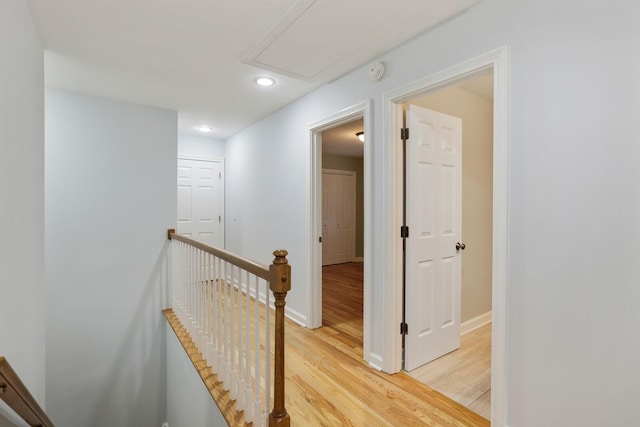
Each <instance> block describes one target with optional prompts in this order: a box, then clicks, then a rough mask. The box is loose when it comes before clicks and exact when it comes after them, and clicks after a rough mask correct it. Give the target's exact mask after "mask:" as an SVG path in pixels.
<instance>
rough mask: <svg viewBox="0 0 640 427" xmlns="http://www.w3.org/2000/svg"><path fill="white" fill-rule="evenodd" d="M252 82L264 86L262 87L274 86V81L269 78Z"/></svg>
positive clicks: (260, 78)
mask: <svg viewBox="0 0 640 427" xmlns="http://www.w3.org/2000/svg"><path fill="white" fill-rule="evenodd" d="M254 82H255V83H256V84H257V85H258V86H264V87H267V86H273V85H274V84H276V81H275V80H274V79H272V78H271V77H258V78H256V79H255V80H254Z"/></svg>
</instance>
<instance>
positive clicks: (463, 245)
mask: <svg viewBox="0 0 640 427" xmlns="http://www.w3.org/2000/svg"><path fill="white" fill-rule="evenodd" d="M466 247H467V245H465V244H464V243H460V242H458V243H456V251H459V250H460V249H462V250H463V251H464V248H466Z"/></svg>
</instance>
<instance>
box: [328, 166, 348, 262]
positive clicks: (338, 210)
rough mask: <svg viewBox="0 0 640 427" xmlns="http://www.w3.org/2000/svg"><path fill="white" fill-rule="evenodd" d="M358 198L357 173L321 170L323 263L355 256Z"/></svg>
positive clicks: (343, 260) (345, 259)
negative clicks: (356, 204)
mask: <svg viewBox="0 0 640 427" xmlns="http://www.w3.org/2000/svg"><path fill="white" fill-rule="evenodd" d="M355 200H356V175H355V172H353V171H341V170H333V169H323V170H322V265H331V264H339V263H343V262H351V261H353V259H354V258H355V250H356V248H355V242H356V227H355V221H356V209H355Z"/></svg>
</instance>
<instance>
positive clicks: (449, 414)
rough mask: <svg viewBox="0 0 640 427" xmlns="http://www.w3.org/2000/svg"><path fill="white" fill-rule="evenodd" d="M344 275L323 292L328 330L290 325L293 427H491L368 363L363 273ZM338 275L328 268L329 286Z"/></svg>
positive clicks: (212, 379)
mask: <svg viewBox="0 0 640 427" xmlns="http://www.w3.org/2000/svg"><path fill="white" fill-rule="evenodd" d="M342 268H345V269H347V270H346V271H342V272H338V273H339V274H338V276H339V277H336V278H335V280H334V281H333V284H330V286H329V287H328V288H324V286H323V300H324V301H325V302H328V303H330V302H331V301H332V300H334V301H335V304H334V305H333V307H327V308H326V310H324V309H323V311H324V313H323V314H324V315H325V316H323V317H324V323H325V325H324V326H323V327H321V328H318V329H315V330H310V329H307V328H304V327H301V326H299V325H297V324H295V323H294V322H292V321H290V320H288V319H287V320H286V322H285V323H286V331H285V335H286V344H285V347H286V350H285V351H286V356H285V357H286V368H285V377H286V397H285V401H286V407H287V411H288V412H289V414H290V416H291V425H292V426H300V427H313V426H362V427H372V426H403V427H404V426H458V427H463V426H483V427H484V426H488V425H489V422H488V421H487V420H486V419H484V418H482V417H481V416H479V415H478V414H476V413H474V412H472V411H470V410H469V409H467V408H465V407H464V406H462V405H460V404H458V403H456V402H454V401H452V400H451V399H449V398H448V397H446V396H444V395H443V394H441V393H439V392H438V391H435V390H433V389H432V388H430V387H428V386H426V385H424V384H422V383H420V382H419V381H417V380H415V379H414V378H412V377H411V376H409V375H407V374H406V373H404V372H400V373H397V374H393V375H389V374H386V373H384V372H380V371H378V370H375V369H373V368H371V367H370V366H369V365H368V364H367V363H366V362H365V361H364V360H363V358H362V315H361V314H359V315H358V313H362V289H361V287H362V279H361V275H362V265H361V263H360V264H359V265H358V264H356V265H348V264H343V265H342V267H340V269H342ZM358 270H359V272H358ZM331 273H332V272H331V271H329V269H326V268H323V275H324V276H325V278H326V279H329V282H331V277H330V276H331ZM358 274H359V275H360V280H359V283H360V285H359V286H360V289H359V290H358V288H357V286H356V285H350V284H349V283H348V282H356V281H357V280H354V279H353V277H354V276H351V275H355V277H357V276H358ZM350 277H351V278H352V279H351V280H350V279H349V278H350ZM323 282H324V281H323ZM292 285H293V286H295V283H293V284H292ZM350 295H351V296H353V297H354V298H353V299H351V298H349V296H350ZM357 295H359V301H358V296H357ZM323 305H324V303H323ZM358 310H359V311H358ZM165 316H167V319H168V321H169V324H170V325H171V326H172V327H173V329H174V330H175V331H176V335H177V336H178V338H179V339H180V341H181V343H182V345H183V346H184V348H185V350H186V352H187V354H188V355H189V357H190V358H191V360H192V362H193V363H194V365H195V367H196V369H197V370H198V372H199V373H200V376H201V378H202V380H203V382H204V383H205V384H206V386H207V387H208V388H209V390H210V392H211V394H212V396H214V400H216V401H217V402H218V406H219V407H220V410H221V411H222V413H223V415H224V416H225V418H226V419H227V422H228V423H229V425H232V426H236V425H245V423H244V420H243V415H242V412H240V413H237V412H236V409H235V402H234V401H231V400H230V399H229V393H228V392H226V391H224V390H223V387H222V385H221V383H220V382H219V381H218V378H217V376H216V375H214V374H213V373H212V372H211V370H210V369H209V368H207V366H206V365H207V362H206V361H204V360H202V355H201V354H199V353H198V350H197V349H196V348H195V347H194V345H193V342H192V341H191V338H190V337H189V335H188V334H187V333H186V331H184V328H182V327H181V325H179V322H178V321H177V318H176V316H175V315H174V314H173V312H172V311H171V310H166V311H165ZM260 321H261V322H264V318H261V319H260ZM271 348H272V349H273V346H272V347H271Z"/></svg>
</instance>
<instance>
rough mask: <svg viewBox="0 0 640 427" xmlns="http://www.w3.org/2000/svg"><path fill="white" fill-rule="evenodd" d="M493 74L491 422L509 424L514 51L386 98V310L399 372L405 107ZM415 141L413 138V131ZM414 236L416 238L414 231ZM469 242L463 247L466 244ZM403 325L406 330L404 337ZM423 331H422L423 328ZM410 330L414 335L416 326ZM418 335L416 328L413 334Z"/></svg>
mask: <svg viewBox="0 0 640 427" xmlns="http://www.w3.org/2000/svg"><path fill="white" fill-rule="evenodd" d="M489 71H490V72H493V86H494V91H493V152H492V161H493V183H492V197H493V201H492V231H491V234H492V245H491V255H492V268H491V284H492V286H491V300H492V305H491V320H492V321H491V393H490V395H491V422H492V423H495V424H496V425H504V424H505V423H506V415H507V411H506V390H507V376H506V372H507V361H506V340H507V335H506V330H507V328H506V320H507V318H506V309H507V289H508V283H507V265H508V263H507V256H508V253H507V248H508V143H509V126H508V117H509V102H508V101H509V94H508V89H509V57H508V48H507V47H501V48H498V49H495V50H493V51H490V52H488V53H486V54H483V55H481V56H478V57H476V58H472V59H470V60H467V61H465V62H463V63H460V64H457V65H454V66H452V67H449V68H447V69H445V70H443V71H440V72H437V73H434V74H432V75H430V76H427V77H425V78H423V79H420V80H418V81H415V82H412V83H410V84H407V85H405V86H402V87H400V88H397V89H395V90H393V91H390V92H387V93H386V94H385V95H384V97H383V108H384V110H383V123H384V125H385V127H386V131H385V135H384V140H385V142H386V143H385V145H384V147H383V152H382V162H383V164H384V165H386V166H387V168H388V169H387V171H388V172H387V173H386V174H385V177H384V179H385V181H386V182H388V183H389V188H388V190H387V189H385V191H384V199H385V200H386V201H387V206H388V207H387V208H386V209H385V211H384V213H383V216H384V221H385V223H386V224H388V228H387V230H386V234H385V246H384V248H383V253H384V255H385V258H386V259H388V260H389V262H388V263H387V264H386V268H387V271H386V272H385V277H386V279H387V280H388V281H389V283H390V286H389V287H388V288H386V289H385V290H384V292H383V293H384V299H383V310H388V312H389V315H388V317H387V319H388V323H387V325H385V335H384V336H385V339H384V344H385V352H384V366H383V369H384V370H385V371H387V372H397V371H399V370H401V369H402V368H403V366H402V364H403V347H402V341H403V338H406V336H405V335H404V334H403V333H402V332H403V329H404V331H406V330H407V329H406V328H403V322H404V318H403V308H404V305H403V299H404V293H403V292H404V287H403V268H404V253H403V246H404V243H405V239H403V238H402V237H401V234H400V233H399V232H398V230H401V227H402V226H403V225H404V223H403V215H404V210H403V192H404V186H403V177H404V174H403V159H404V156H403V143H402V138H401V129H402V128H403V126H404V122H403V113H404V109H403V105H404V104H405V103H406V102H407V101H410V100H412V99H414V98H416V97H417V96H419V95H425V94H427V93H429V92H435V91H437V90H438V89H441V88H444V87H447V86H451V85H454V84H457V83H460V82H462V81H464V80H468V79H469V78H471V77H477V76H480V75H482V74H484V73H487V72H489ZM410 137H412V134H411V132H410ZM411 235H415V233H413V232H411ZM460 243H463V242H460ZM398 325H401V328H402V329H401V331H400V333H398ZM418 329H420V328H418ZM408 331H409V332H411V331H412V326H411V324H409V325H408ZM413 331H414V332H415V329H414V330H413Z"/></svg>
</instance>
